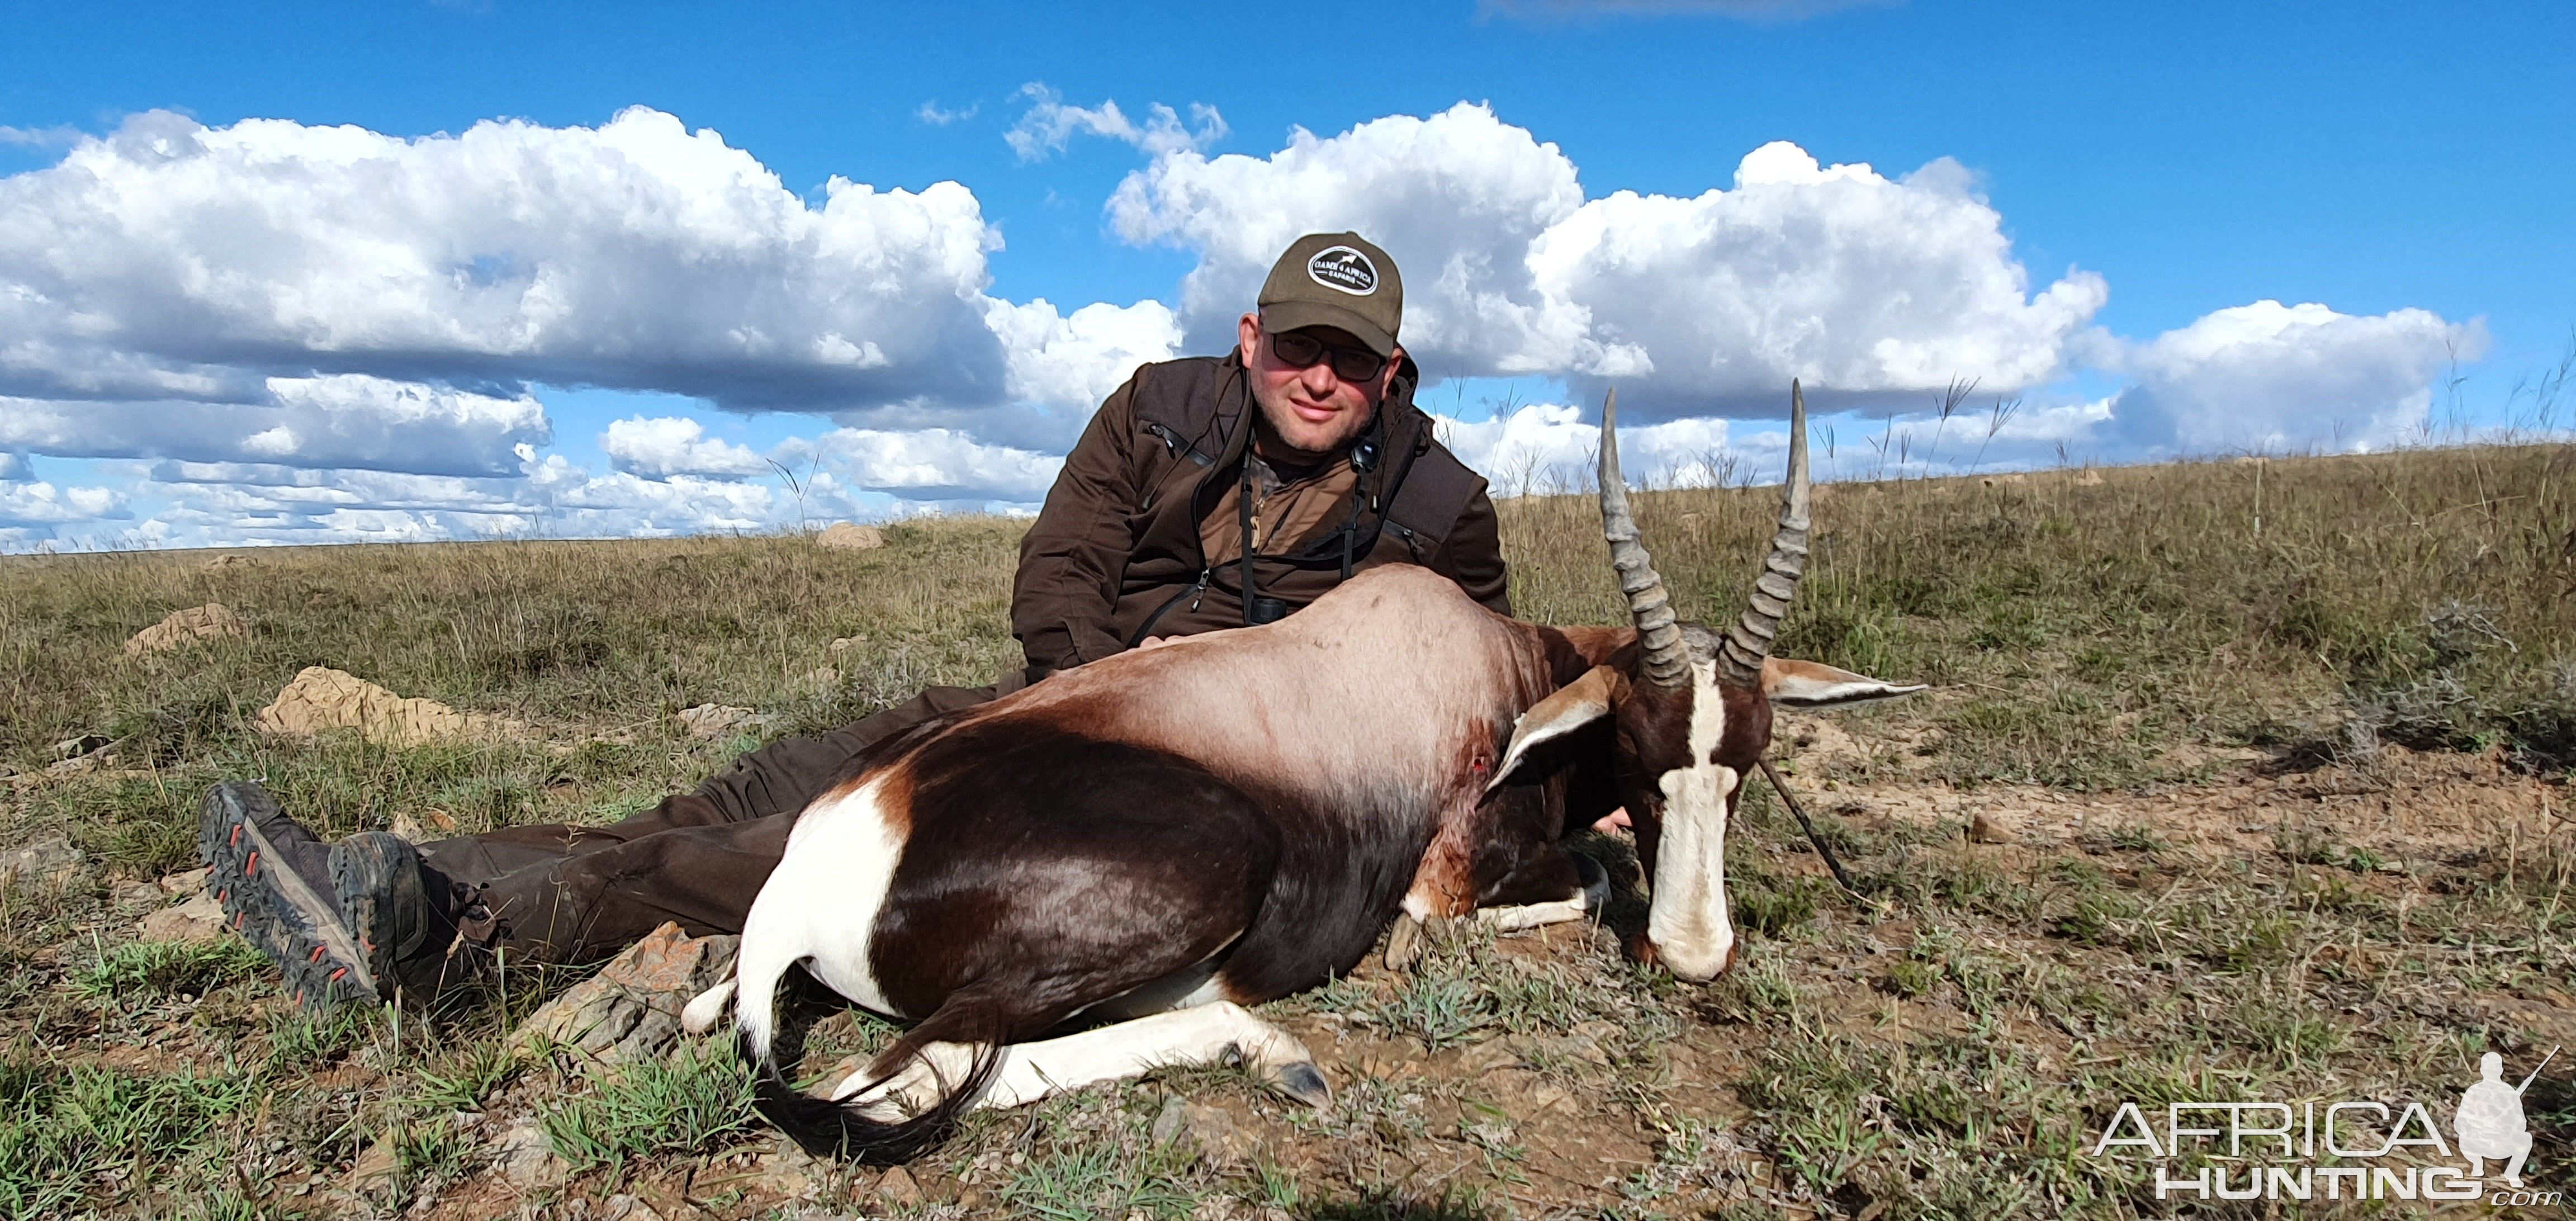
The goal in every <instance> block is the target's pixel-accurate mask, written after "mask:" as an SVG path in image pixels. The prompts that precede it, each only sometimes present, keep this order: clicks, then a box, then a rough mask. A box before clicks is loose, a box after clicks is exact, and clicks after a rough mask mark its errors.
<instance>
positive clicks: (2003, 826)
mask: <svg viewBox="0 0 2576 1221" xmlns="http://www.w3.org/2000/svg"><path fill="white" fill-rule="evenodd" d="M2021 821H2022V820H2021V819H2020V818H2019V817H2018V816H2016V815H2012V814H2007V813H2004V812H2003V811H2001V810H1979V811H1977V813H1976V816H1975V817H1974V818H1971V819H1969V820H1968V838H1969V839H1972V840H1975V841H1976V842H1978V843H1980V844H2009V843H2011V842H2013V841H2014V840H2016V839H2019V838H2021Z"/></svg>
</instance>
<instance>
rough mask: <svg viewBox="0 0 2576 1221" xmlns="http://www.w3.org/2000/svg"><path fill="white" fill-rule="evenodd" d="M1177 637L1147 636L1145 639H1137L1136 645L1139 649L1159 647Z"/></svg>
mask: <svg viewBox="0 0 2576 1221" xmlns="http://www.w3.org/2000/svg"><path fill="white" fill-rule="evenodd" d="M1177 639H1179V637H1176V636H1147V637H1146V638H1144V639H1143V640H1139V641H1137V642H1136V647H1137V648H1139V649H1159V648H1161V647H1163V646H1164V645H1167V644H1170V643H1171V642H1173V641H1174V640H1177Z"/></svg>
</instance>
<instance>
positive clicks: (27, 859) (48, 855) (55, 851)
mask: <svg viewBox="0 0 2576 1221" xmlns="http://www.w3.org/2000/svg"><path fill="white" fill-rule="evenodd" d="M90 872H91V871H90V865H89V858H88V857H87V856H84V855H82V853H81V850H80V849H78V848H75V847H73V846H72V841H71V839H70V837H68V836H62V835H48V836H46V837H44V838H43V839H40V840H37V841H35V842H34V843H31V844H27V845H25V846H23V847H19V848H0V894H10V893H13V892H16V891H21V890H29V891H34V890H64V889H68V888H70V887H72V886H75V885H78V884H80V883H82V882H86V881H88V880H89V878H90Z"/></svg>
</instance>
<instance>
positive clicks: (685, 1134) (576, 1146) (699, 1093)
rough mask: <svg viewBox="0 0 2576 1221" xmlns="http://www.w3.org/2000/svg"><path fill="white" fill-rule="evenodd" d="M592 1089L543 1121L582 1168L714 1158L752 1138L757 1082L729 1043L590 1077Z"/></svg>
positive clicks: (561, 1152) (563, 1152) (549, 1135)
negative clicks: (665, 1157) (673, 1157)
mask: <svg viewBox="0 0 2576 1221" xmlns="http://www.w3.org/2000/svg"><path fill="white" fill-rule="evenodd" d="M584 1079H585V1083H586V1089H585V1090H584V1091H583V1092H581V1093H578V1094H576V1095H574V1096H573V1097H571V1098H568V1099H566V1100H564V1101H563V1102H562V1103H561V1104H560V1105H557V1106H554V1107H552V1108H550V1109H548V1110H547V1111H545V1112H544V1113H543V1114H542V1115H540V1116H539V1117H538V1123H539V1125H540V1126H541V1127H543V1129H544V1130H545V1134H546V1139H547V1141H548V1142H550V1143H551V1144H552V1145H553V1146H554V1150H555V1153H556V1154H557V1155H558V1156H561V1157H562V1158H563V1159H564V1160H565V1161H568V1162H571V1163H572V1164H573V1165H574V1166H575V1167H578V1168H583V1169H587V1168H590V1167H595V1166H612V1167H613V1166H623V1165H625V1164H626V1163H627V1162H629V1161H632V1160H634V1159H637V1158H644V1157H650V1156H653V1155H656V1154H666V1153H704V1152H713V1151H714V1150H716V1149H718V1148H720V1147H722V1146H723V1145H724V1144H727V1143H730V1142H732V1141H734V1140H739V1139H741V1138H743V1137H744V1136H746V1135H747V1134H749V1133H750V1132H751V1130H752V1127H753V1125H754V1124H756V1123H757V1122H758V1117H757V1116H756V1115H755V1114H754V1113H753V1111H752V1109H751V1076H750V1074H749V1072H747V1071H746V1070H745V1069H744V1068H743V1065H742V1062H741V1061H740V1060H738V1059H737V1058H735V1056H734V1054H733V1049H732V1048H730V1047H728V1046H726V1045H725V1044H724V1043H723V1042H722V1041H717V1042H712V1043H701V1044H694V1045H691V1046H689V1047H686V1048H684V1049H683V1050H681V1051H679V1052H678V1053H676V1054H674V1055H672V1056H670V1057H668V1058H665V1059H659V1060H638V1061H635V1062H633V1063H630V1064H626V1065H623V1066H621V1069H620V1071H617V1072H614V1073H611V1072H607V1071H604V1070H592V1071H590V1072H587V1073H585V1074H584Z"/></svg>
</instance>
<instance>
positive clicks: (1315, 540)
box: [1011, 356, 1511, 672]
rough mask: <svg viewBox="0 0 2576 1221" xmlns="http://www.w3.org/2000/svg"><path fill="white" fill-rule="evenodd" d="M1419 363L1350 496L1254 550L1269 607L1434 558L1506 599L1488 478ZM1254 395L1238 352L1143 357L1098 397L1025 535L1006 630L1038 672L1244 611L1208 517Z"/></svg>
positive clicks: (1221, 624)
mask: <svg viewBox="0 0 2576 1221" xmlns="http://www.w3.org/2000/svg"><path fill="white" fill-rule="evenodd" d="M1411 374H1412V366H1411V364H1410V363H1409V362H1408V363H1407V365H1406V366H1405V371H1404V374H1402V375H1399V376H1398V377H1397V379H1396V382H1395V386H1394V388H1393V389H1392V390H1391V391H1389V393H1388V394H1387V397H1386V401H1385V402H1384V403H1382V404H1380V405H1379V408H1378V417H1377V421H1376V423H1375V424H1374V425H1373V426H1372V427H1371V430H1370V431H1369V432H1368V433H1366V434H1363V436H1362V438H1361V440H1360V441H1359V442H1358V443H1356V445H1355V448H1354V451H1353V452H1354V454H1355V455H1359V456H1362V458H1363V459H1364V460H1363V461H1360V462H1357V463H1355V464H1360V465H1365V466H1367V467H1368V469H1367V470H1366V471H1365V472H1364V473H1363V474H1362V475H1361V477H1360V478H1359V480H1358V482H1357V486H1356V487H1355V488H1354V489H1353V494H1352V496H1351V498H1350V504H1349V507H1348V509H1347V510H1346V511H1345V512H1343V513H1341V514H1340V515H1338V519H1337V520H1328V521H1327V522H1326V523H1325V525H1324V527H1322V528H1320V529H1317V530H1313V531H1309V532H1308V533H1307V535H1306V537H1304V538H1302V539H1300V540H1298V542H1297V543H1296V544H1295V545H1293V546H1292V548H1291V551H1290V553H1288V554H1270V553H1266V552H1265V553H1263V554H1261V555H1258V556H1256V557H1255V559H1254V563H1253V570H1252V581H1253V597H1254V599H1255V601H1256V605H1259V604H1262V603H1267V602H1270V601H1271V600H1273V599H1276V600H1277V603H1278V605H1276V606H1275V607H1271V608H1269V609H1270V610H1271V612H1272V617H1276V615H1277V614H1278V613H1286V612H1293V611H1295V610H1297V609H1299V608H1301V607H1304V606H1306V605H1307V604H1309V603H1312V602H1313V601H1314V600H1315V599H1317V598H1319V597H1322V596H1323V595H1324V592H1325V591H1326V590H1329V589H1331V588H1332V587H1334V586H1335V585H1339V584H1340V583H1341V582H1342V580H1343V579H1344V578H1345V577H1347V576H1349V575H1350V574H1351V573H1353V572H1358V571H1361V570H1364V569H1369V568H1375V567H1377V566H1378V565H1380V564H1420V565H1423V566H1425V567H1427V568H1430V569H1431V570H1432V571H1434V572H1437V573H1439V574H1441V575H1442V576H1445V577H1448V578H1449V579H1450V580H1452V581H1455V582H1457V583H1458V586H1459V588H1461V589H1464V590H1465V591H1466V592H1467V595H1468V596H1469V597H1472V598H1474V599H1475V600H1477V601H1478V602H1481V603H1483V604H1485V605H1486V606H1489V607H1492V608H1493V609H1494V610H1496V611H1499V612H1502V613H1504V614H1509V613H1511V602H1510V599H1509V597H1508V596H1507V594H1506V592H1505V580H1504V572H1503V554H1502V544H1501V539H1500V536H1499V534H1498V533H1497V531H1496V528H1495V522H1494V505H1493V502H1492V501H1491V500H1489V499H1488V498H1487V497H1486V495H1485V481H1484V480H1483V479H1482V478H1479V477H1478V476H1477V475H1476V473H1475V472H1473V471H1470V470H1468V469H1467V467H1466V466H1465V464H1463V463H1461V462H1459V461H1458V459H1457V458H1456V457H1454V456H1452V455H1451V454H1450V453H1449V451H1448V450H1447V449H1445V448H1443V447H1442V446H1441V445H1440V443H1439V442H1438V441H1436V440H1434V439H1433V437H1432V428H1431V419H1430V417H1428V416H1426V415H1424V414H1423V413H1422V412H1421V410H1420V409H1418V408H1416V407H1415V406H1414V405H1413V388H1414V384H1415V382H1414V378H1413V377H1412V376H1411ZM1251 409H1252V402H1251V395H1250V393H1249V392H1248V390H1247V388H1246V385H1245V381H1244V373H1243V365H1242V363H1241V361H1240V359H1239V358H1238V357H1235V356H1226V357H1224V358H1221V359H1220V358H1215V357H1195V358H1189V359H1183V360H1175V361H1167V362H1164V363H1162V364H1154V365H1146V366H1144V367H1142V368H1140V369H1138V370H1136V375H1135V376H1134V377H1132V378H1129V379H1128V381H1127V384H1126V385H1124V386H1121V387H1119V388H1118V390H1117V391H1116V392H1115V393H1113V394H1111V395H1110V396H1109V400H1108V401H1107V402H1105V403H1103V404H1101V406H1100V411H1099V413H1098V414H1097V415H1094V416H1093V417H1092V419H1091V424H1090V426H1089V427H1088V428H1086V429H1084V430H1083V434H1082V440H1081V441H1079V442H1077V443H1076V444H1075V445H1074V447H1073V452H1072V453H1071V454H1068V455H1066V457H1065V461H1064V471H1063V473H1061V474H1059V475H1057V476H1056V481H1055V486H1054V487H1053V488H1051V489H1049V490H1048V492H1047V498H1046V507H1045V508H1044V509H1043V510H1041V511H1040V512H1039V514H1038V520H1037V524H1036V525H1034V526H1032V527H1031V528H1030V529H1029V532H1028V536H1027V537H1026V538H1024V539H1023V540H1022V541H1021V543H1020V569H1019V576H1018V578H1017V580H1016V581H1014V582H1013V585H1012V591H1011V630H1012V633H1013V634H1014V635H1016V636H1018V637H1019V640H1020V647H1021V648H1022V649H1023V650H1024V651H1025V652H1026V653H1027V654H1028V660H1029V666H1030V668H1031V669H1032V670H1034V671H1039V672H1043V671H1046V670H1055V669H1063V668H1065V667H1068V666H1075V665H1080V664H1082V663H1083V662H1086V661H1097V660H1099V659H1100V658H1103V657H1107V656H1109V655H1110V654H1112V653H1117V652H1120V651H1123V650H1126V649H1130V648H1133V647H1135V646H1136V644H1137V642H1139V641H1141V640H1142V639H1144V638H1145V637H1147V636H1186V635H1190V634H1192V633H1196V632H1207V631H1214V630H1216V629H1218V628H1226V627H1241V626H1243V625H1244V624H1245V623H1246V622H1247V616H1246V615H1245V613H1244V602H1243V575H1244V574H1243V568H1242V565H1241V564H1240V563H1237V562H1232V561H1229V562H1226V563H1224V564H1223V565H1221V566H1216V567H1211V566H1210V565H1209V563H1208V562H1207V558H1206V556H1205V554H1204V549H1203V547H1202V544H1201V541H1200V540H1201V533H1200V523H1201V522H1202V520H1203V519H1204V518H1205V517H1206V516H1207V515H1208V514H1209V513H1210V512H1212V511H1214V510H1215V509H1216V508H1217V506H1218V504H1219V502H1220V501H1224V502H1226V503H1233V502H1234V501H1233V498H1229V497H1226V496H1225V495H1224V493H1225V491H1226V490H1227V488H1228V487H1229V486H1230V485H1231V484H1232V482H1233V481H1236V480H1240V479H1241V478H1242V477H1243V453H1244V449H1245V446H1246V444H1247V442H1248V440H1249V437H1250V434H1251V429H1250V428H1249V427H1247V426H1246V425H1247V423H1248V421H1249V420H1250V419H1251ZM1235 537H1239V536H1235Z"/></svg>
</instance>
